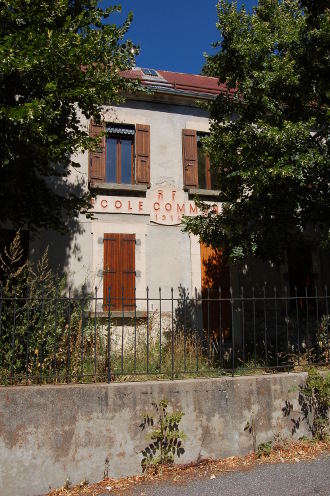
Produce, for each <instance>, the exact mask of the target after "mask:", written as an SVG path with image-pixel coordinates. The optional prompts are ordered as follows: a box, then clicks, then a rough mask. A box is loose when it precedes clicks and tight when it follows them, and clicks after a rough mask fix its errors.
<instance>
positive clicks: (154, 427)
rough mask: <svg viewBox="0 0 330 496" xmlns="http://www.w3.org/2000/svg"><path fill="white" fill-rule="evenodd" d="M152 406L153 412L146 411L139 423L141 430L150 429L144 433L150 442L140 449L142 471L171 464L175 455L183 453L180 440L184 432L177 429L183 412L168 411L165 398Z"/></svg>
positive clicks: (183, 437) (182, 438)
mask: <svg viewBox="0 0 330 496" xmlns="http://www.w3.org/2000/svg"><path fill="white" fill-rule="evenodd" d="M152 406H153V410H154V413H146V414H145V415H144V416H143V422H142V424H141V425H140V428H141V429H142V430H144V429H145V428H150V429H151V430H150V432H149V433H148V434H147V435H146V439H147V440H150V441H151V442H150V443H149V444H148V446H147V447H146V448H145V449H144V450H143V451H142V457H143V458H142V461H141V466H142V470H143V472H144V471H145V470H147V469H150V468H153V467H156V466H158V465H163V464H171V463H173V462H174V457H175V455H177V456H178V457H180V456H181V455H182V454H183V453H184V448H183V445H182V441H183V440H184V439H185V434H184V432H183V431H180V430H179V424H180V422H181V419H182V417H183V415H184V413H183V412H180V411H173V412H171V413H170V412H168V411H167V407H168V401H167V400H166V399H165V398H164V399H162V400H161V401H159V402H153V403H152Z"/></svg>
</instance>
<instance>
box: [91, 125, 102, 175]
mask: <svg viewBox="0 0 330 496" xmlns="http://www.w3.org/2000/svg"><path fill="white" fill-rule="evenodd" d="M104 129H105V124H104V123H101V124H96V123H95V122H93V121H92V120H91V122H90V126H89V135H90V136H91V137H92V138H95V137H96V136H99V135H100V134H101V133H102V132H103V131H104ZM105 162H106V143H105V135H104V136H102V138H101V139H100V143H99V144H98V145H97V146H96V148H95V150H93V151H90V152H89V180H90V181H91V182H104V181H105Z"/></svg>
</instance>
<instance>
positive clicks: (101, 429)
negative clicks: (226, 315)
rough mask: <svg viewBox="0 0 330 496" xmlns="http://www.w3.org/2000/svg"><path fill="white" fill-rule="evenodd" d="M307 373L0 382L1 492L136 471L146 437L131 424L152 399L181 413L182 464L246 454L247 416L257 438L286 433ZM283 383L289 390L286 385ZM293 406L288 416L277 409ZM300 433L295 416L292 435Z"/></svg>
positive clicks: (30, 495)
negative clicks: (51, 383) (50, 383)
mask: <svg viewBox="0 0 330 496" xmlns="http://www.w3.org/2000/svg"><path fill="white" fill-rule="evenodd" d="M304 380H305V374H302V373H301V374H290V375H289V374H278V375H274V376H255V377H237V378H223V379H205V380H185V381H177V382H144V383H135V384H133V383H114V384H110V385H105V384H96V385H71V386H41V387H12V388H0V495H1V496H12V495H15V496H35V495H40V494H42V493H45V492H47V491H48V489H49V488H50V487H52V488H54V487H58V486H61V485H63V483H64V482H65V480H66V479H67V478H69V479H70V480H71V481H72V482H74V483H78V482H80V481H82V480H83V479H88V480H89V481H96V480H100V479H102V478H103V476H104V473H106V474H108V475H109V476H115V477H120V476H125V475H131V474H138V473H140V472H141V466H140V463H141V458H142V456H141V450H142V449H143V448H145V447H146V445H147V444H148V442H147V441H146V439H145V432H141V430H140V428H139V425H140V423H141V421H142V415H143V413H144V412H146V411H150V410H151V402H152V401H153V400H160V399H162V398H167V399H168V400H169V404H170V405H171V407H173V408H175V409H180V410H181V411H183V412H184V414H185V415H184V417H183V420H182V429H183V430H184V432H185V434H186V436H187V439H186V441H185V442H184V448H185V453H184V456H183V457H182V458H180V462H181V463H187V462H194V461H198V460H201V459H203V458H210V457H214V458H219V457H226V456H231V455H242V454H245V453H248V452H250V451H252V446H253V442H252V436H251V434H249V433H248V431H244V427H245V426H246V423H247V422H248V421H249V422H251V419H252V418H254V419H255V425H256V433H257V444H259V443H261V442H265V441H269V440H271V439H272V438H273V436H274V435H276V434H278V433H281V434H283V435H285V436H291V429H292V425H293V423H292V422H291V419H292V418H295V419H297V418H298V417H299V415H300V414H301V412H300V407H299V405H298V402H297V397H298V392H297V391H295V392H293V391H292V386H293V385H296V386H297V385H299V384H302V383H303V381H304ZM289 390H290V391H291V392H289ZM286 400H289V401H290V402H291V403H292V404H293V411H292V412H291V414H290V416H288V417H285V416H284V414H283V411H282V408H283V407H284V405H285V401H286ZM306 434H308V430H307V428H306V425H305V424H304V423H302V424H301V425H300V428H299V430H298V433H297V434H296V435H297V436H298V437H300V436H302V435H306Z"/></svg>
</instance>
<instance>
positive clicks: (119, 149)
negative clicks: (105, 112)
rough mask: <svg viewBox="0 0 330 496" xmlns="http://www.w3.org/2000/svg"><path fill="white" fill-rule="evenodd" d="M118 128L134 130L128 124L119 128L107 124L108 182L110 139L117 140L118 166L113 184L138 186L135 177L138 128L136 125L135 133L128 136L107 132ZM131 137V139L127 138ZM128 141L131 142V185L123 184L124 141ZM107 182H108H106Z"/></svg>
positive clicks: (106, 167)
mask: <svg viewBox="0 0 330 496" xmlns="http://www.w3.org/2000/svg"><path fill="white" fill-rule="evenodd" d="M110 126H111V127H112V128H115V127H118V128H125V127H126V128H127V129H129V130H133V126H132V125H127V124H120V125H119V126H118V125H117V124H113V123H107V124H106V136H105V138H106V151H105V153H106V164H105V178H106V180H107V176H108V153H109V147H108V140H110V139H115V140H117V143H116V165H115V170H116V181H115V182H114V183H113V181H111V182H112V183H113V184H130V185H132V184H136V177H135V175H136V174H135V140H136V127H135V125H134V133H130V134H128V135H126V134H125V133H119V132H118V134H117V133H114V132H111V130H109V131H108V130H107V127H110ZM127 136H129V137H127ZM123 139H126V140H127V141H130V142H131V168H130V169H131V180H130V182H129V183H123V182H122V171H123V163H122V143H121V142H122V140H123ZM106 182H107V181H106Z"/></svg>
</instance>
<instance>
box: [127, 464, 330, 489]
mask: <svg viewBox="0 0 330 496" xmlns="http://www.w3.org/2000/svg"><path fill="white" fill-rule="evenodd" d="M211 477H214V476H211ZM131 494H132V496H203V495H206V496H314V495H315V496H330V456H329V455H324V456H322V457H321V458H319V459H317V460H313V461H300V462H299V463H297V462H295V463H283V464H282V463H280V464H269V465H268V464H267V465H260V466H258V467H255V468H252V469H249V470H247V471H244V472H230V473H226V474H218V475H216V476H215V478H210V477H208V478H202V479H197V480H191V481H190V482H189V481H188V482H185V483H184V484H183V485H178V484H177V483H169V482H166V483H159V484H157V485H156V484H153V485H149V484H148V485H142V486H141V485H140V486H138V487H136V488H135V489H134V490H133V491H132V493H131Z"/></svg>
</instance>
